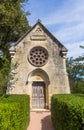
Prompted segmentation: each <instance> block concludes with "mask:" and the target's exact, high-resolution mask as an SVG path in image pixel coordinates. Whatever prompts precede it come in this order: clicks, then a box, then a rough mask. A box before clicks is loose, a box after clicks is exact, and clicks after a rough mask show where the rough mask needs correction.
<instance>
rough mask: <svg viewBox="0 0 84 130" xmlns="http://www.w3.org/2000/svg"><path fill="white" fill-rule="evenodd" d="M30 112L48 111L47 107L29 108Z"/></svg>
mask: <svg viewBox="0 0 84 130" xmlns="http://www.w3.org/2000/svg"><path fill="white" fill-rule="evenodd" d="M30 112H50V110H49V109H30Z"/></svg>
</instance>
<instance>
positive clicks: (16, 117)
mask: <svg viewBox="0 0 84 130" xmlns="http://www.w3.org/2000/svg"><path fill="white" fill-rule="evenodd" d="M29 100H30V99H29V96H28V95H11V96H8V95H7V96H6V97H0V130H26V129H27V127H28V124H29V120H30V107H29V104H30V103H29Z"/></svg>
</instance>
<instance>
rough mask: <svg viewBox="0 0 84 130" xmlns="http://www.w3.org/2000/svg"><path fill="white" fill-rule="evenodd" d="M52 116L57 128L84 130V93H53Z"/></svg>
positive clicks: (59, 129) (56, 129)
mask: <svg viewBox="0 0 84 130" xmlns="http://www.w3.org/2000/svg"><path fill="white" fill-rule="evenodd" d="M51 118H52V122H53V125H54V127H55V130H84V94H80V95H77V94H64V95H53V96H52V98H51Z"/></svg>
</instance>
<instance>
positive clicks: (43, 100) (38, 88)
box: [28, 69, 49, 109]
mask: <svg viewBox="0 0 84 130" xmlns="http://www.w3.org/2000/svg"><path fill="white" fill-rule="evenodd" d="M28 82H30V84H29V88H31V93H30V102H31V107H32V108H42V109H43V108H48V106H49V77H48V75H47V73H46V72H45V71H44V70H42V69H35V70H33V71H32V72H31V73H30V74H29V76H28Z"/></svg>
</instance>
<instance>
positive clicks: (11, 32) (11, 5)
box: [0, 0, 30, 56]
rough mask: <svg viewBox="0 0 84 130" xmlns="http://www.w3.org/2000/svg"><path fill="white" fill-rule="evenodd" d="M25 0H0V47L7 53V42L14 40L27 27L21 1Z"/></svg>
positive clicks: (24, 0)
mask: <svg viewBox="0 0 84 130" xmlns="http://www.w3.org/2000/svg"><path fill="white" fill-rule="evenodd" d="M26 1H27V0H0V49H2V50H3V52H4V54H5V55H6V56H7V55H8V49H9V43H12V42H16V41H17V40H18V38H20V37H21V36H22V35H23V34H24V33H25V32H26V31H27V30H28V29H29V28H30V26H29V24H28V21H27V18H26V13H25V12H24V10H23V8H22V4H21V3H22V2H26Z"/></svg>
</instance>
